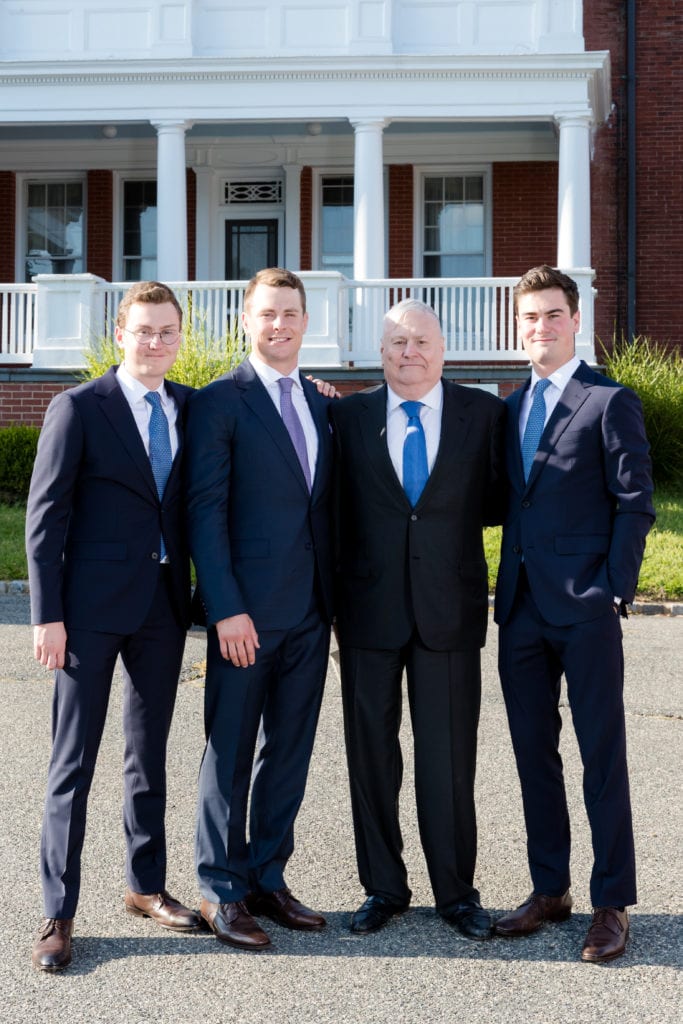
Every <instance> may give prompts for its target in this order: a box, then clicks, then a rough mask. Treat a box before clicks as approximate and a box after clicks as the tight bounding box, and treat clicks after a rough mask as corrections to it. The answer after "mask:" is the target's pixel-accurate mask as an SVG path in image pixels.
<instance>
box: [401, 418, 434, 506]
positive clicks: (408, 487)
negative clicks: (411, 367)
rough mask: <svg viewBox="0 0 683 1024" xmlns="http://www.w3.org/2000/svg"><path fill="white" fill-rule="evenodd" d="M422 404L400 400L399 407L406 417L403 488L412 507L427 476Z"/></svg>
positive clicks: (417, 499)
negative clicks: (421, 413)
mask: <svg viewBox="0 0 683 1024" xmlns="http://www.w3.org/2000/svg"><path fill="white" fill-rule="evenodd" d="M422 405H423V403H422V402H401V408H402V409H404V410H405V414H406V416H407V417H408V424H407V427H406V436H405V440H404V441H403V490H404V491H405V492H406V494H407V496H408V501H409V502H410V504H411V505H412V506H413V508H414V507H415V505H417V503H418V501H419V498H420V495H421V494H422V492H423V490H424V486H425V484H426V483H427V480H428V478H429V464H428V462H427V442H426V441H425V432H424V429H423V427H422V422H421V420H420V409H421V408H422Z"/></svg>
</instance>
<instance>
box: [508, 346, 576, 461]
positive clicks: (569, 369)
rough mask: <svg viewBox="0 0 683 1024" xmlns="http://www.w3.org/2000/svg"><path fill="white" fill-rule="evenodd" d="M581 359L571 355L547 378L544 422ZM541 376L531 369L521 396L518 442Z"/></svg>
mask: <svg viewBox="0 0 683 1024" xmlns="http://www.w3.org/2000/svg"><path fill="white" fill-rule="evenodd" d="M580 362H581V360H580V359H579V357H578V356H573V357H572V358H571V359H570V360H569V362H568V363H565V364H564V366H560V368H559V369H558V370H555V371H554V372H553V373H551V374H550V375H549V377H548V378H547V379H548V380H549V381H550V387H549V388H546V390H545V394H544V395H543V398H544V399H545V423H547V422H548V420H549V419H550V417H551V416H552V414H553V411H554V409H555V406H556V405H557V403H558V402H559V400H560V398H561V397H562V392H563V391H564V389H565V388H566V386H567V384H568V383H569V380H570V379H571V378H572V377H573V376H574V374H575V373H576V370H577V369H578V366H579V364H580ZM540 379H541V378H540V377H539V376H538V374H537V373H536V371H535V370H532V371H531V384H530V385H529V387H528V388H527V390H526V392H525V394H524V397H523V398H522V404H521V405H520V407H519V443H520V444H521V443H522V439H523V438H524V431H525V429H526V421H527V420H528V419H529V412H530V410H531V403H532V401H533V398H534V389H535V387H536V384H537V383H538V381H539V380H540Z"/></svg>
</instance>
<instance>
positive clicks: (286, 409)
mask: <svg viewBox="0 0 683 1024" xmlns="http://www.w3.org/2000/svg"><path fill="white" fill-rule="evenodd" d="M278 385H279V387H280V415H281V416H282V420H283V422H284V425H285V426H286V427H287V431H288V433H289V436H290V437H291V439H292V444H293V445H294V451H295V452H296V454H297V458H298V459H299V462H300V463H301V468H302V470H303V474H304V476H305V477H306V485H307V487H308V489H309V491H310V489H311V467H310V465H309V463H308V448H307V447H306V435H305V434H304V428H303V427H302V425H301V420H300V419H299V414H298V412H297V411H296V409H295V408H294V403H293V402H292V387H293V386H294V381H293V380H292V378H291V377H280V378H279V379H278Z"/></svg>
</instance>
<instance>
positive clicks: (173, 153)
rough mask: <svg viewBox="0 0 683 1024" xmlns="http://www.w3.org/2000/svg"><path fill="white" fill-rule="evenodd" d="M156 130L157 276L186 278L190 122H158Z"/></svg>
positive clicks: (169, 278)
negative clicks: (187, 164) (187, 156)
mask: <svg viewBox="0 0 683 1024" xmlns="http://www.w3.org/2000/svg"><path fill="white" fill-rule="evenodd" d="M154 127H155V128H156V132H157V276H158V277H159V280H160V281H186V280H187V188H186V179H185V132H186V131H187V129H188V128H189V127H190V123H189V122H188V121H155V122H154Z"/></svg>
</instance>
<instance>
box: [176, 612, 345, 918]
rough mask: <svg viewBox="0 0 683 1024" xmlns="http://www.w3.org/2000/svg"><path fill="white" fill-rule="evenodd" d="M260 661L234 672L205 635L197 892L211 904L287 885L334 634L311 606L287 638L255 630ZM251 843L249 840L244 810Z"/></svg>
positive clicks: (210, 635)
mask: <svg viewBox="0 0 683 1024" xmlns="http://www.w3.org/2000/svg"><path fill="white" fill-rule="evenodd" d="M259 643H260V645H261V646H260V647H259V648H258V649H257V651H256V662H255V664H254V665H250V666H248V667H247V668H236V667H235V666H234V665H233V664H232V663H231V662H229V661H226V660H225V659H224V658H223V657H222V656H221V653H220V649H219V644H218V639H217V635H216V630H215V629H210V630H209V632H208V643H207V668H206V691H205V698H204V721H205V729H206V738H207V743H206V749H205V751H204V757H203V759H202V765H201V769H200V772H199V805H198V811H197V837H196V859H197V877H198V881H199V888H200V891H201V893H202V896H204V897H205V898H206V899H207V900H210V901H211V902H213V903H231V902H236V901H238V900H242V899H244V897H245V895H246V894H247V892H249V891H250V890H256V891H258V890H261V891H262V892H273V891H275V890H276V889H281V888H282V887H283V886H284V885H285V881H284V870H285V866H286V864H287V861H288V860H289V858H290V857H291V855H292V851H293V849H294V821H295V818H296V815H297V812H298V810H299V808H300V806H301V802H302V800H303V797H304V791H305V788H306V779H307V776H308V766H309V763H310V759H311V753H312V750H313V741H314V739H315V731H316V726H317V724H318V716H319V713H320V704H321V701H322V695H323V686H324V682H325V675H326V672H327V658H328V653H329V643H330V627H329V625H327V624H326V623H325V622H323V620H322V619H321V617H320V615H319V613H318V610H317V607H313V608H312V609H311V610H310V611H309V613H308V614H307V616H306V617H305V619H304V620H303V622H301V623H300V624H299V625H298V626H296V627H295V628H293V629H290V630H286V631H271V632H269V631H264V630H260V631H259ZM250 787H251V803H250V808H249V842H247V836H246V832H247V804H248V801H249V790H250Z"/></svg>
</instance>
